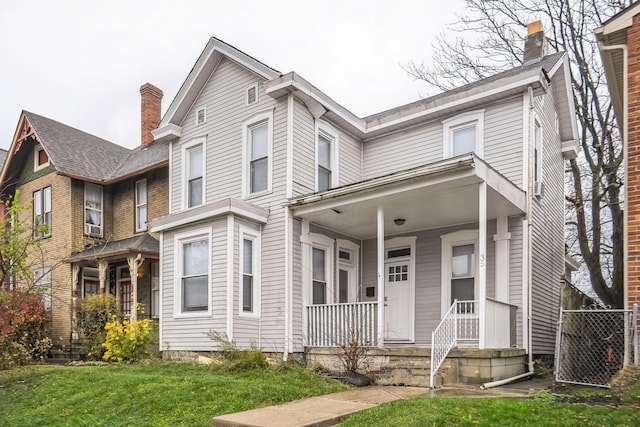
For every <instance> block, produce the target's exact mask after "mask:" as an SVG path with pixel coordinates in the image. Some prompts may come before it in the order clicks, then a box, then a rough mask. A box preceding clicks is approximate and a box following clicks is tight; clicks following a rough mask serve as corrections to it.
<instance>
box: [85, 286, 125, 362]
mask: <svg viewBox="0 0 640 427" xmlns="http://www.w3.org/2000/svg"><path fill="white" fill-rule="evenodd" d="M119 314H120V313H119V311H118V304H117V301H116V297H114V296H113V295H108V294H106V295H90V296H88V297H87V298H85V299H84V300H81V301H80V303H79V305H78V311H77V323H76V332H77V333H78V336H79V338H80V339H81V340H82V346H81V350H80V353H81V354H80V355H81V357H82V358H83V359H89V360H102V356H103V355H104V352H105V349H104V347H103V344H104V342H105V339H106V338H107V330H106V329H105V326H106V325H107V323H109V322H110V321H111V319H112V318H113V316H119Z"/></svg>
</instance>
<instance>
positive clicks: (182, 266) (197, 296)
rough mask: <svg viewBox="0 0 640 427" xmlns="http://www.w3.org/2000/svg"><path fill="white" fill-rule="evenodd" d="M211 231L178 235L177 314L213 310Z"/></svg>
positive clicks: (207, 312) (196, 313)
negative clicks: (210, 279)
mask: <svg viewBox="0 0 640 427" xmlns="http://www.w3.org/2000/svg"><path fill="white" fill-rule="evenodd" d="M210 242H211V233H210V231H198V232H192V233H183V234H179V235H177V236H176V241H175V245H176V248H175V251H176V255H175V256H176V261H175V262H176V266H177V268H176V290H175V292H176V298H175V301H176V306H175V311H176V314H177V315H185V314H186V315H202V314H210V301H209V299H210V297H209V287H210V286H209V271H210V266H211V257H210V252H211V251H210Z"/></svg>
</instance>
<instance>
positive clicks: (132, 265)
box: [127, 254, 144, 322]
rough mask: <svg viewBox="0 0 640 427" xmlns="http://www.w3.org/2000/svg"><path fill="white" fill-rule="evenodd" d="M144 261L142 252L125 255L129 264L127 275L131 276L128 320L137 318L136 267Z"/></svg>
mask: <svg viewBox="0 0 640 427" xmlns="http://www.w3.org/2000/svg"><path fill="white" fill-rule="evenodd" d="M143 262H144V257H143V256H142V254H138V255H137V256H134V255H131V256H128V257H127V264H128V265H129V276H130V277H131V313H130V315H129V321H130V322H133V321H134V320H138V269H139V268H140V266H141V265H142V263H143Z"/></svg>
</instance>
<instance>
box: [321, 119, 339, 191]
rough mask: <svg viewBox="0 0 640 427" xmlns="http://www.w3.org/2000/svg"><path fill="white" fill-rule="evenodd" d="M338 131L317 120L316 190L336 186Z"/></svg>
mask: <svg viewBox="0 0 640 427" xmlns="http://www.w3.org/2000/svg"><path fill="white" fill-rule="evenodd" d="M338 182H339V181H338V132H337V131H336V130H335V129H333V128H332V127H331V126H329V125H328V124H326V123H322V122H318V126H317V130H316V191H325V190H328V189H330V188H334V187H337V186H338Z"/></svg>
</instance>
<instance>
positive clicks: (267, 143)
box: [242, 111, 273, 196]
mask: <svg viewBox="0 0 640 427" xmlns="http://www.w3.org/2000/svg"><path fill="white" fill-rule="evenodd" d="M242 129H243V149H242V157H243V159H244V160H243V173H242V176H243V180H242V193H243V194H244V195H245V196H251V195H254V194H260V193H264V192H269V191H271V170H272V158H273V156H272V154H273V111H267V112H263V113H258V114H254V115H253V116H251V117H250V118H249V119H247V120H245V121H244V123H243V124H242Z"/></svg>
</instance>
